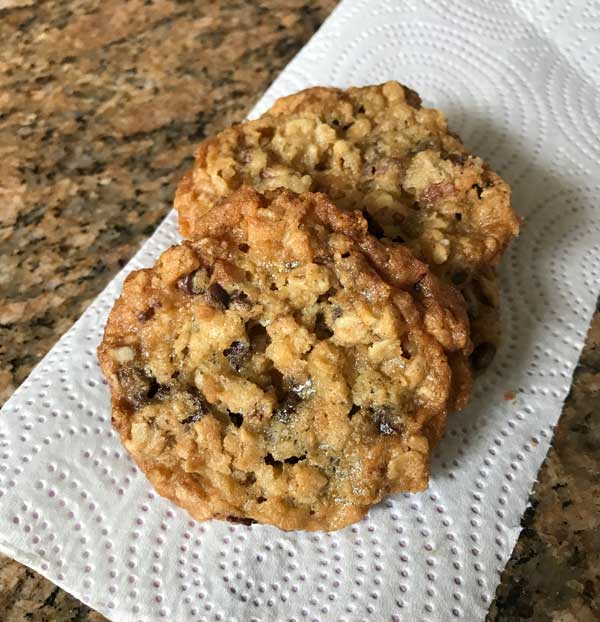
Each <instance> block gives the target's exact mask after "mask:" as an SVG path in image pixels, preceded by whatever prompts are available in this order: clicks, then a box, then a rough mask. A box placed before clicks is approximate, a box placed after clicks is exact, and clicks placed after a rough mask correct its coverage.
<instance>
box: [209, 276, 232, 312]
mask: <svg viewBox="0 0 600 622" xmlns="http://www.w3.org/2000/svg"><path fill="white" fill-rule="evenodd" d="M206 293H207V298H208V302H209V303H210V304H212V306H213V307H216V308H217V309H221V310H225V309H228V308H229V303H230V300H231V299H230V297H229V294H228V293H227V291H226V290H225V289H224V288H223V286H222V285H220V284H219V283H217V282H216V281H215V282H214V283H211V284H210V285H209V286H208V291H207V292H206Z"/></svg>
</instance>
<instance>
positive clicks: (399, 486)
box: [98, 188, 470, 530]
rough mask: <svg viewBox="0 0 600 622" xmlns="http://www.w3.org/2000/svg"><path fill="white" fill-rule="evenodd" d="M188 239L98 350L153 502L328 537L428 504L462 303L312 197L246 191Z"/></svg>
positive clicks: (464, 337) (125, 299)
mask: <svg viewBox="0 0 600 622" xmlns="http://www.w3.org/2000/svg"><path fill="white" fill-rule="evenodd" d="M196 233H197V237H196V239H195V240H194V241H186V242H184V243H182V244H181V245H178V246H174V247H172V248H170V249H169V250H167V251H166V252H164V253H163V254H162V255H161V257H160V258H159V260H158V261H157V262H156V264H155V265H154V267H152V268H150V269H146V270H139V271H136V272H134V273H132V274H131V275H129V277H128V278H127V279H126V281H125V284H124V287H123V292H122V294H121V296H120V297H119V299H118V300H117V301H116V303H115V305H114V308H113V310H112V312H111V314H110V317H109V319H108V323H107V326H106V330H105V334H104V339H103V341H102V344H101V345H100V347H99V350H98V355H99V360H100V363H101V367H102V370H103V372H104V374H105V376H106V377H107V379H108V381H109V385H110V389H111V397H112V410H113V424H114V426H115V428H116V429H117V430H118V432H119V434H120V436H121V438H122V441H123V443H124V445H125V447H126V448H127V450H128V451H129V452H130V454H131V455H132V456H133V458H134V459H135V461H136V462H137V464H138V465H139V466H140V468H141V469H142V470H143V472H144V473H145V474H146V475H147V476H148V478H149V479H150V481H151V482H152V483H153V485H154V486H155V487H156V489H157V490H158V492H159V493H160V494H161V495H164V496H166V497H168V498H170V499H172V500H173V501H174V502H175V503H177V504H178V505H180V506H181V507H183V508H185V509H186V510H187V511H188V512H189V513H190V514H191V515H192V516H193V517H194V518H196V519H208V518H220V519H228V520H233V521H243V522H248V521H259V522H261V523H270V524H273V525H277V526H278V527H281V528H282V529H310V530H314V529H326V530H331V529H338V528H340V527H343V526H345V525H347V524H349V523H352V522H354V521H356V520H358V519H360V518H361V517H362V516H363V515H364V514H365V513H366V512H367V511H368V509H369V508H370V507H371V506H372V505H373V504H374V503H377V502H378V501H379V500H380V499H381V498H382V497H383V496H385V495H387V494H391V493H395V492H400V491H418V490H423V489H424V488H425V487H426V486H427V481H428V462H429V454H430V451H431V447H432V446H433V445H434V444H435V443H436V442H437V441H438V440H439V438H440V436H441V435H442V433H443V430H444V427H445V422H446V417H447V413H448V410H449V408H450V406H451V404H452V402H453V401H454V400H455V399H456V395H455V394H454V393H455V391H456V387H457V386H458V385H460V382H459V379H458V378H453V376H452V374H453V371H452V370H453V367H451V365H450V362H449V361H450V359H456V360H459V361H460V360H463V361H464V359H465V356H466V355H468V353H469V350H470V342H469V336H468V332H469V329H468V320H467V317H466V312H465V308H464V301H463V299H462V297H461V296H460V295H459V294H458V293H457V291H456V290H455V289H454V288H453V287H452V286H449V285H448V284H446V283H444V282H443V281H442V280H440V279H439V278H438V277H436V276H435V275H433V274H432V273H431V271H430V270H429V269H428V267H427V266H426V265H425V264H424V263H422V262H421V261H419V260H417V259H416V258H415V257H414V256H413V254H412V252H411V251H410V250H409V249H408V248H406V247H405V246H395V247H390V246H386V245H384V244H382V243H381V242H380V241H378V240H376V239H375V238H373V237H372V236H371V235H369V234H368V231H367V222H366V220H365V219H364V218H363V217H362V216H361V215H360V213H359V212H344V211H341V210H339V209H337V208H336V207H335V206H334V205H333V204H332V203H331V201H330V200H329V199H328V198H327V197H326V196H324V195H322V194H311V193H307V194H304V195H300V196H298V195H295V194H294V193H290V192H288V191H275V192H272V193H269V194H268V195H267V196H263V195H261V194H259V193H257V192H255V191H253V190H250V189H248V188H243V189H241V190H239V191H237V192H235V193H233V195H231V196H230V197H229V198H228V199H226V200H224V201H223V202H221V203H220V204H219V205H217V206H216V207H215V208H214V209H213V210H212V211H210V213H208V214H207V215H206V217H205V218H204V219H202V220H200V221H198V223H197V231H196ZM458 368H460V365H459V366H458Z"/></svg>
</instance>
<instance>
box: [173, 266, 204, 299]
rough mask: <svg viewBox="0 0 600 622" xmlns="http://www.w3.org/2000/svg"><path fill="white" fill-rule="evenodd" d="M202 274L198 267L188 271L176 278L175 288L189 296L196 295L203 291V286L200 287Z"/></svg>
mask: <svg viewBox="0 0 600 622" xmlns="http://www.w3.org/2000/svg"><path fill="white" fill-rule="evenodd" d="M201 276H204V275H203V274H202V273H201V272H200V269H198V270H194V272H190V273H189V274H186V275H185V276H181V277H179V278H178V279H177V289H179V290H180V291H182V292H183V293H184V294H188V295H189V296H197V295H198V294H202V293H203V292H204V287H202V280H203V279H202V278H200V277H201Z"/></svg>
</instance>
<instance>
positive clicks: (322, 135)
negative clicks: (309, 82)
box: [175, 82, 519, 275]
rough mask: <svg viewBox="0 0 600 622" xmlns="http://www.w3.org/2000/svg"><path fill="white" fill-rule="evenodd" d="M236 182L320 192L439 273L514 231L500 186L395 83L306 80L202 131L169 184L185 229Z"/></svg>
mask: <svg viewBox="0 0 600 622" xmlns="http://www.w3.org/2000/svg"><path fill="white" fill-rule="evenodd" d="M243 184H248V185H251V186H252V187H254V188H256V189H257V190H259V191H265V190H272V189H274V188H279V187H283V188H287V189H289V190H293V191H294V192H307V191H311V192H315V191H317V192H325V193H326V194H328V195H329V196H330V197H331V198H332V199H333V201H334V202H335V204H336V205H337V206H338V207H341V208H343V209H346V210H356V209H359V210H361V211H363V213H364V214H365V217H367V219H368V220H369V226H370V231H371V233H373V234H374V235H376V236H377V237H381V236H385V237H388V238H390V239H392V240H394V241H397V242H403V243H406V244H407V245H409V246H410V247H411V249H412V250H413V251H415V253H416V254H417V256H418V257H420V258H422V259H424V260H425V261H426V262H427V263H428V264H429V265H431V266H433V267H437V271H438V273H439V272H449V273H450V274H452V275H455V274H457V273H463V272H466V273H467V274H470V273H472V272H473V271H477V270H479V269H481V268H486V267H488V266H490V265H494V263H495V262H496V260H497V259H498V257H499V255H500V254H501V253H502V251H503V250H504V248H505V247H506V245H507V244H508V242H509V241H510V239H511V238H512V237H513V236H515V235H517V233H518V230H519V220H518V218H517V216H516V214H515V213H514V212H513V211H512V209H511V207H510V187H509V186H508V184H507V183H506V182H505V181H504V180H502V179H501V178H500V177H499V176H498V175H497V174H496V173H494V172H493V171H492V170H491V169H490V168H489V167H488V166H487V165H486V163H485V162H484V161H483V160H482V159H481V158H478V157H476V156H473V155H469V154H467V153H466V151H465V148H464V146H463V145H462V143H461V142H460V140H458V138H456V136H454V135H453V134H451V133H450V132H449V131H448V127H447V122H446V118H445V116H444V115H443V114H442V113H441V112H440V111H439V110H435V109H432V108H423V107H421V102H420V99H419V97H418V95H417V94H416V93H415V92H414V91H411V90H410V89H407V88H406V87H404V86H402V85H400V84H398V83H397V82H387V83H385V84H382V85H378V86H368V87H363V88H350V89H348V90H346V91H344V90H341V89H335V88H324V87H316V88H311V89H307V90H305V91H301V92H300V93H297V94H295V95H290V96H288V97H284V98H282V99H280V100H278V101H277V102H276V103H275V105H274V106H273V107H272V108H271V109H270V110H269V111H268V112H266V113H265V114H264V115H263V116H262V117H260V118H259V119H257V120H254V121H247V122H245V123H242V124H240V125H235V126H233V127H230V128H228V129H226V130H224V131H223V132H221V133H219V134H217V135H216V136H215V137H213V138H209V139H208V140H206V141H205V142H204V143H202V144H201V145H200V147H199V148H198V150H197V153H196V163H195V166H194V167H193V169H192V171H190V173H188V175H187V176H186V177H185V178H184V179H183V180H182V182H181V183H180V185H179V188H178V190H177V195H176V199H175V207H176V208H177V210H178V212H179V222H180V229H181V232H182V234H183V236H184V237H188V238H192V237H194V235H195V234H196V222H197V219H198V218H199V217H201V216H202V214H203V213H204V212H206V211H207V210H208V209H210V207H212V205H213V204H214V202H215V201H216V200H218V199H219V198H220V197H222V196H225V195H227V194H229V193H231V192H232V191H233V190H235V189H236V188H239V187H240V186H241V185H243Z"/></svg>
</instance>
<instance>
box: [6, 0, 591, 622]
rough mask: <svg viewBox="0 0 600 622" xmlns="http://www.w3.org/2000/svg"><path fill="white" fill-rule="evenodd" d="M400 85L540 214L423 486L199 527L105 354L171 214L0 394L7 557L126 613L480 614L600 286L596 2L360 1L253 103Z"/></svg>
mask: <svg viewBox="0 0 600 622" xmlns="http://www.w3.org/2000/svg"><path fill="white" fill-rule="evenodd" d="M392 78H393V79H397V80H400V81H401V82H404V83H406V84H408V85H410V86H411V87H413V88H415V89H416V90H417V91H419V93H420V94H421V95H422V96H423V97H424V100H425V103H426V105H433V106H436V107H439V108H441V109H443V110H444V111H446V113H447V114H448V117H449V120H450V126H451V128H452V129H454V130H455V131H457V132H458V133H459V134H460V135H461V136H462V137H463V140H464V141H465V143H466V145H467V146H468V148H470V149H471V150H473V151H474V152H475V153H477V154H480V155H482V156H484V157H486V158H488V159H489V160H490V162H491V163H492V165H493V166H494V167H495V168H496V169H498V170H499V171H500V172H501V173H502V174H503V175H504V176H505V177H506V178H507V179H508V181H509V182H510V183H511V184H512V185H513V188H514V194H513V196H514V205H515V208H516V209H517V210H518V211H519V213H520V214H521V215H522V216H524V217H525V223H524V227H523V232H522V234H521V237H520V239H519V241H518V242H517V243H515V244H513V245H512V246H511V248H510V250H509V251H508V254H507V256H506V258H505V261H504V267H503V270H502V273H501V276H502V285H503V287H504V299H505V303H504V308H503V311H504V317H503V330H504V344H503V346H502V348H501V350H500V352H499V353H498V355H497V357H496V360H495V362H494V365H493V367H492V369H490V370H489V371H488V373H487V374H486V375H485V376H484V377H483V378H482V379H481V380H480V381H479V384H478V385H477V388H476V390H475V394H474V398H473V402H472V404H471V405H470V406H469V408H468V409H467V410H466V411H465V412H463V413H462V414H458V415H455V416H454V417H453V418H452V420H451V422H450V427H449V432H448V434H447V437H446V439H445V440H444V442H443V443H442V444H441V446H440V447H439V450H438V451H437V453H436V455H435V457H434V461H433V477H432V481H431V486H430V488H429V490H428V491H427V492H425V493H423V494H418V495H400V496H396V497H392V498H389V499H387V500H386V501H384V502H383V503H381V504H380V505H379V506H377V507H376V508H374V509H373V510H372V511H371V513H370V515H369V517H368V518H367V519H366V520H364V521H362V522H361V523H359V524H357V525H355V526H353V527H349V528H347V529H345V530H343V531H341V532H337V533H332V534H325V533H315V534H305V533H284V532H280V531H278V530H277V529H274V528H270V527H263V526H256V525H255V526H253V527H250V528H248V527H244V526H230V525H227V524H224V523H219V522H207V523H194V522H192V521H190V520H189V518H188V517H187V515H186V514H185V513H184V512H183V511H180V510H179V509H178V508H176V507H175V506H173V505H171V504H170V503H169V502H167V501H165V500H163V499H161V498H160V497H158V496H157V495H156V494H155V493H154V492H153V490H152V488H151V487H150V485H149V484H148V482H147V481H146V479H145V478H144V476H143V475H142V474H141V473H140V472H139V471H138V470H137V469H136V468H135V466H134V464H133V463H132V462H131V460H130V459H129V458H128V457H127V456H126V454H125V452H124V450H123V448H122V447H121V444H120V442H119V439H118V437H117V435H116V433H115V432H113V430H112V429H111V426H110V411H109V397H108V391H107V388H106V386H105V384H103V381H102V378H101V375H100V371H99V368H98V364H97V362H96V355H95V349H96V346H97V345H98V342H99V340H100V338H101V333H102V328H103V325H104V322H105V319H106V316H107V313H108V311H109V309H110V307H111V304H112V301H113V299H114V298H115V296H117V295H118V293H119V291H120V289H121V285H122V281H123V278H124V275H125V274H126V273H128V272H129V271H131V270H132V269H134V268H138V267H141V266H147V265H149V264H151V263H152V262H153V260H154V259H155V258H156V256H157V255H158V254H159V253H160V252H161V251H162V250H163V249H164V248H165V247H166V246H168V245H169V244H171V243H173V242H175V241H176V240H177V234H176V219H175V216H174V215H173V214H171V215H170V216H169V217H168V218H167V219H166V221H165V222H164V223H163V224H162V225H161V226H160V228H159V230H158V231H157V232H156V234H155V235H154V236H152V238H151V239H150V240H149V241H148V243H147V244H146V245H145V246H144V247H143V249H142V250H141V251H140V252H139V253H138V254H137V256H136V257H135V258H134V259H133V261H132V262H131V263H130V264H129V265H128V266H127V267H126V269H125V270H124V271H123V272H122V273H121V274H120V275H119V276H118V277H117V278H116V279H115V280H114V281H113V282H112V283H111V284H110V286H109V287H108V288H107V289H106V290H105V291H104V292H103V293H102V294H101V295H100V297H99V298H98V299H97V301H96V302H95V303H94V304H93V305H92V306H91V307H90V308H89V309H88V310H87V311H86V313H85V314H84V315H83V317H82V318H81V319H80V320H79V321H78V322H77V324H76V325H75V326H74V327H73V329H71V330H70V331H69V332H68V333H67V334H66V335H65V336H64V337H63V338H62V339H61V341H60V342H59V343H58V344H57V346H56V347H55V348H54V349H53V350H52V351H51V352H50V354H49V355H48V356H47V357H46V358H45V359H44V360H43V361H42V362H41V364H40V365H39V366H38V367H37V368H36V369H35V371H34V372H33V373H32V374H31V376H30V377H29V378H28V380H27V381H26V382H25V383H24V384H23V386H22V387H21V388H20V389H19V390H18V391H17V392H16V393H15V395H14V396H13V397H12V398H11V399H10V400H9V401H8V403H7V404H6V405H5V407H4V408H3V409H2V413H1V416H0V497H1V500H0V549H1V550H2V551H3V552H4V553H6V554H8V555H10V556H12V557H15V558H16V559H18V560H20V561H21V562H23V563H25V564H27V565H29V566H31V567H32V568H35V569H36V570H38V571H40V572H42V573H43V574H44V575H46V576H47V577H49V578H50V579H52V580H53V581H54V582H56V583H57V584H59V585H61V586H62V587H64V588H65V589H67V590H68V591H69V592H71V593H73V594H74V595H75V596H77V597H78V598H80V599H82V600H83V601H85V602H87V603H89V604H90V605H91V606H92V607H94V608H95V609H97V610H99V611H100V612H102V613H103V614H104V615H106V616H107V617H109V618H111V619H113V620H119V621H125V620H127V621H130V620H131V621H136V622H137V621H138V620H139V621H144V622H146V621H151V620H160V619H162V618H164V619H168V620H178V621H186V620H195V621H197V620H206V621H217V622H218V621H224V622H229V621H239V622H248V621H250V620H259V621H267V620H294V621H298V622H300V621H302V620H310V621H313V620H315V621H325V620H336V621H337V620H339V621H342V620H345V621H347V622H350V621H354V620H376V621H383V620H391V621H396V620H444V621H445V620H449V619H452V618H453V617H456V618H463V619H466V620H482V619H483V618H484V616H485V613H486V611H487V609H488V607H489V604H490V602H491V600H492V598H493V595H494V590H495V587H496V585H497V582H498V579H499V572H500V571H501V570H502V568H503V567H504V565H505V563H506V561H507V560H508V558H509V556H510V553H511V550H512V548H513V545H514V543H515V541H516V538H517V536H518V533H519V523H520V519H521V515H522V513H523V511H524V509H525V506H526V502H527V497H528V494H529V491H530V489H531V487H532V484H533V482H534V480H535V477H536V473H537V470H538V468H539V466H540V463H541V461H542V459H543V457H544V456H545V454H546V451H547V449H548V444H549V442H550V438H551V436H552V428H553V426H554V424H555V423H556V421H557V419H558V416H559V414H560V411H561V405H562V402H563V400H564V398H565V396H566V394H567V392H568V389H569V385H570V379H571V374H572V372H573V369H574V366H575V364H576V362H577V359H578V356H579V352H580V349H581V347H582V343H583V339H584V336H585V332H586V328H587V325H588V322H589V319H590V317H591V314H592V311H593V309H594V303H595V301H596V296H597V294H598V291H599V289H600V206H599V205H598V202H599V199H598V197H599V196H600V194H599V190H600V187H599V180H600V164H599V162H600V129H599V128H600V117H599V114H600V113H599V111H600V89H599V84H600V5H599V4H598V3H597V2H584V1H577V0H573V1H571V2H565V3H557V2H554V1H542V0H538V1H532V0H524V1H523V2H508V1H504V2H494V1H483V0H464V1H462V2H458V1H456V0H447V1H442V0H429V1H424V0H420V1H418V2H417V1H409V0H406V1H404V2H394V1H387V2H386V1H384V0H378V1H373V0H369V1H367V0H346V1H345V2H343V3H342V4H341V5H340V6H339V7H338V8H337V10H336V11H335V12H334V14H333V15H332V17H331V18H330V19H329V20H328V21H327V22H326V24H325V25H324V26H323V27H322V29H321V30H320V31H319V32H318V33H317V35H315V37H313V39H312V40H311V41H310V43H309V44H308V45H307V46H306V47H305V48H304V50H302V52H301V53H300V54H299V55H298V56H297V57H296V58H295V59H294V60H293V61H292V63H291V64H290V65H289V66H288V68H287V69H286V70H285V71H284V72H283V74H282V75H281V77H280V78H279V79H278V80H277V81H276V82H275V83H274V84H273V86H272V87H271V88H270V89H269V91H268V92H267V94H266V95H265V97H264V98H263V99H262V100H261V102H260V103H259V105H258V106H257V108H256V109H255V111H254V114H255V115H256V114H258V113H259V112H262V111H263V110H264V109H266V108H267V107H268V106H269V105H270V104H271V103H272V102H273V100H274V99H275V98H276V97H279V96H281V95H284V94H286V93H289V92H292V91H295V90H298V89H301V88H304V87H306V86H309V85H312V84H334V85H339V86H349V85H359V84H368V83H376V82H382V81H384V80H387V79H392ZM508 391H514V392H515V393H516V395H517V397H516V400H514V401H507V400H506V399H505V398H504V395H505V393H506V392H508Z"/></svg>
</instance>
